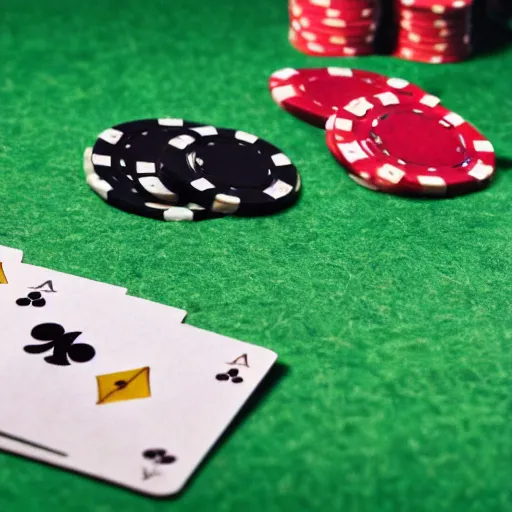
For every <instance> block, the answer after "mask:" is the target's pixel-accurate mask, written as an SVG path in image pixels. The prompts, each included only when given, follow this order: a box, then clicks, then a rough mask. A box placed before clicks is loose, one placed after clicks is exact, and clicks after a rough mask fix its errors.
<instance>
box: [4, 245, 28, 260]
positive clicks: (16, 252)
mask: <svg viewBox="0 0 512 512" xmlns="http://www.w3.org/2000/svg"><path fill="white" fill-rule="evenodd" d="M22 260H23V251H21V250H20V249H14V248H13V247H6V246H5V245H0V263H5V262H7V261H10V262H12V263H21V261H22Z"/></svg>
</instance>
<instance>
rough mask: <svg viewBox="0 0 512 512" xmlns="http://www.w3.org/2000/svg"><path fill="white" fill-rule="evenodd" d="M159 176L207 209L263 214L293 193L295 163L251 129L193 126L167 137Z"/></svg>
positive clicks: (287, 202) (291, 198)
mask: <svg viewBox="0 0 512 512" xmlns="http://www.w3.org/2000/svg"><path fill="white" fill-rule="evenodd" d="M161 165H162V166H161V168H160V172H159V178H160V180H161V182H162V183H163V184H164V185H165V186H166V187H167V188H169V189H172V190H176V191H177V192H178V194H180V195H181V194H183V195H184V196H186V197H187V198H188V199H189V200H190V201H193V202H194V203H197V204H200V205H201V206H203V207H205V208H206V209H208V210H211V211H214V212H218V213H224V214H237V215H266V214H271V213H275V212H277V211H280V210H282V209H284V208H286V207H288V206H290V205H291V204H293V203H294V202H295V201H296V200H297V198H298V194H299V191H300V187H301V182H300V176H299V173H298V171H297V168H296V167H295V165H293V163H292V162H291V161H290V159H289V158H288V157H287V156H286V155H285V154H284V153H283V152H282V151H281V150H280V149H278V148H277V147H275V146H273V145H272V144H270V143H269V142H267V141H265V140H263V139H260V138H259V137H257V136H255V135H251V134H249V133H246V132H243V131H238V130H232V129H226V128H216V127H214V126H200V127H191V128H189V130H188V133H186V134H178V135H175V136H173V137H171V138H170V139H169V141H168V143H167V145H166V147H165V151H164V153H163V155H162V156H161Z"/></svg>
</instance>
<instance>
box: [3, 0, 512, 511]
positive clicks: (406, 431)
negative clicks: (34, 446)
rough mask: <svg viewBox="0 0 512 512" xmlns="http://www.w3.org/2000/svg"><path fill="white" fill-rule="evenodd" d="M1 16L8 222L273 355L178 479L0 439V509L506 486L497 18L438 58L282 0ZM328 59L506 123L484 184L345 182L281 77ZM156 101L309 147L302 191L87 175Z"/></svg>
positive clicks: (470, 114)
mask: <svg viewBox="0 0 512 512" xmlns="http://www.w3.org/2000/svg"><path fill="white" fill-rule="evenodd" d="M0 28H1V30H0V49H1V55H2V56H1V61H2V74H1V78H0V112H1V121H0V141H1V142H0V144H1V147H0V172H1V181H0V212H1V218H2V222H1V224H2V226H1V228H0V244H3V245H9V246H14V247H19V248H21V249H23V251H24V253H25V261H26V262H27V263H31V264H36V265H41V266H46V267H51V268H54V269H57V270H60V271H63V272H67V273H72V274H77V275H81V276H85V277H88V278H92V279H96V280H101V281H105V282H109V283H112V284H116V285H120V286H125V287H127V288H128V290H129V293H130V294H132V295H136V296H140V297H144V298H146V299H151V300H154V301H159V302H163V303H166V304H170V305H174V306H177V307H179V308H184V309H186V310H188V312H189V314H188V319H187V322H188V323H190V324H193V325H196V326H199V327H202V328H205V329H208V330H212V331H215V332H219V333H222V334H225V335H228V336H233V337H236V338H238V339H242V340H246V341H250V342H254V343H256V344H259V345H263V346H265V347H268V348H270V349H272V350H275V351H276V352H277V353H278V354H279V362H280V364H279V365H278V366H277V367H276V369H275V370H274V371H273V372H272V373H271V375H270V376H269V378H268V379H267V381H266V382H265V385H264V386H263V387H262V389H261V391H260V392H259V393H258V394H257V396H256V397H255V398H254V399H253V400H252V401H251V403H250V404H249V406H248V407H247V408H246V409H245V410H244V411H243V413H242V414H241V416H240V417H239V419H238V421H237V423H236V425H235V427H236V428H233V429H231V430H230V432H229V435H227V436H225V438H224V439H223V440H222V442H221V443H220V444H219V445H218V446H217V447H216V449H215V450H214V451H213V452H212V454H211V455H210V457H209V458H208V459H207V461H206V463H205V464H203V465H202V467H201V468H200V469H199V471H198V472H197V473H196V474H195V476H194V478H193V479H192V481H191V482H190V483H189V485H188V486H187V488H186V489H185V491H184V492H183V493H182V494H181V495H180V496H178V497H177V498H174V499H169V500H163V501H156V500H153V499H150V498H147V497H143V496H140V495H137V494H134V493H132V492H130V491H127V490H123V489H120V488H116V487H114V486H110V485H108V484H104V483H100V482H96V481H93V480H90V479H88V478H85V477H80V476H77V475H73V474H70V473H66V472H65V471H61V470H58V469H55V468H51V467H45V466H42V465H39V464H37V463H35V462H32V461H27V460H24V459H21V458H18V457H15V456H12V455H8V454H0V510H1V511H2V512H4V511H5V512H10V511H24V512H32V511H42V512H50V511H53V510H59V511H60V510H71V511H88V512H111V511H116V512H117V511H124V512H149V511H164V510H173V511H176V512H181V511H183V512H185V511H189V512H190V511H198V510H212V511H213V510H215V511H229V512H236V511H240V512H241V511H244V512H257V511H260V510H265V511H268V512H271V511H277V510H290V511H295V510H319V511H320V510H336V511H372V512H373V511H378V512H396V511H409V510H410V511H436V512H439V511H459V510H460V511H464V512H476V511H482V512H484V511H485V512H491V511H502V510H503V511H504V510H506V509H507V508H508V506H510V504H511V501H510V491H511V485H510V477H509V474H508V469H509V462H510V461H511V460H512V444H511V443H512V436H511V433H512V432H511V428H510V421H509V419H510V417H509V414H510V402H509V399H510V387H509V383H510V381H509V371H510V368H511V357H510V342H511V339H512V322H511V306H512V278H511V273H510V263H511V260H512V245H511V240H512V222H511V216H510V214H511V206H510V205H511V202H512V201H511V197H512V172H511V170H512V164H511V161H512V146H511V144H510V132H511V129H512V122H511V118H512V100H511V94H510V93H511V85H510V84H511V71H510V70H511V69H512V47H511V46H510V45H508V44H507V41H506V39H505V36H504V35H503V34H502V33H501V32H499V31H498V30H494V29H492V30H490V31H489V32H488V35H487V37H486V38H481V42H480V43H479V46H478V48H479V52H478V53H477V55H476V56H475V57H474V58H473V59H472V60H470V61H468V62H465V63H462V64H457V65H443V66H432V65H427V64H417V63H413V62H405V61H402V60H397V59H394V58H391V57H387V56H372V57H366V58H357V59H326V58H325V59H318V58H314V57H307V56H305V55H301V54H300V53H298V52H297V51H295V50H293V49H292V48H291V47H290V46H289V44H288V42H287V8H286V2H285V0H282V1H277V0H260V1H258V2H234V1H232V0H216V1H213V2H212V1H209V0H195V1H194V2H191V1H190V0H172V1H171V2H165V1H163V0H146V1H134V0H125V1H123V2H121V1H119V0H112V1H110V2H101V1H99V0H90V1H89V2H70V1H68V0H47V1H46V2H40V1H38V0H24V1H23V2H20V1H19V0H3V2H2V13H1V24H0ZM324 65H343V66H350V67H358V68H361V69H368V70H372V71H377V72H382V73H384V74H389V75H393V76H400V77H403V78H406V79H408V80H410V81H413V82H415V83H417V84H418V85H420V86H422V87H424V88H425V89H427V90H429V91H430V92H432V93H434V94H437V95H440V96H441V97H442V99H443V102H444V104H445V105H446V106H447V107H449V108H451V109H453V110H455V111H456V112H458V113H459V114H461V115H462V116H464V117H465V118H467V119H469V120H470V121H472V122H473V123H474V124H476V125H477V126H478V127H479V128H480V129H481V130H482V132H483V133H484V134H486V135H487V137H488V138H489V139H490V140H491V141H492V143H493V144H494V146H495V149H496V152H497V154H498V156H499V167H500V170H499V174H498V177H497V179H496V180H495V182H494V183H493V185H492V186H491V187H490V188H489V189H487V190H485V191H482V192H479V193H476V194H473V195H468V196H466V197H459V198H455V199H449V200H407V199H403V198H397V197H393V196H389V195H384V194H377V193H374V192H371V191H368V190H366V189H364V188H362V187H359V186H357V185H356V184H354V183H353V182H352V181H351V180H350V179H349V178H348V177H347V176H346V174H345V173H344V171H343V170H342V168H341V167H339V166H338V165H337V163H336V162H335V161H334V160H333V158H332V157H331V155H330V153H329V151H328V150H327V149H326V146H325V144H324V137H323V132H322V130H319V129H317V128H314V127H312V126H309V125H307V124H305V123H303V122H301V121H299V120H297V119H295V118H293V117H292V116H290V115H288V114H287V113H286V112H284V111H282V110H281V109H279V107H278V106H277V105H275V104H274V103H273V101H272V100H271V98H270V95H269V93H268V91H267V79H268V76H269V74H270V73H271V72H272V71H274V70H275V69H278V68H282V67H287V66H292V67H308V66H309V67H311V66H324ZM164 116H173V117H184V118H186V119H190V120H195V121H198V122H204V123H211V124H215V125H218V126H226V127H236V128H239V129H243V130H245V131H247V132H250V133H255V134H258V135H259V136H261V137H263V138H265V139H268V140H269V141H271V142H273V143H274V144H275V145H277V146H278V147H280V148H282V149H283V151H285V152H286V153H287V154H288V155H289V156H290V158H291V159H292V160H293V161H294V162H295V163H296V165H297V167H298V168H299V169H300V172H301V174H302V178H303V195H302V198H301V200H300V202H299V204H298V205H297V206H295V207H294V208H292V209H290V210H288V211H286V212H284V213H282V214H280V215H277V216H274V217H266V218H226V219H221V220H214V221H209V222H203V223H164V222H158V221H153V220H150V219H145V218H141V217H137V216H134V215H129V214H126V213H123V212H121V211H117V210H115V209H113V208H111V207H109V206H108V205H107V204H105V203H104V202H103V201H101V199H100V198H98V197H97V196H96V195H95V194H94V193H93V192H92V191H91V190H90V189H89V188H88V187H87V186H86V184H85V181H84V178H83V173H82V152H83V149H84V147H86V146H87V145H91V144H92V143H93V142H94V140H95V135H96V134H97V133H98V132H100V131H101V130H103V129H105V128H107V127H110V126H111V125H113V124H116V123H119V122H122V121H127V120H131V119H140V118H147V117H164ZM106 314H108V312H106ZM4 341H5V340H4ZM0 424H1V419H0ZM41 428H52V425H41Z"/></svg>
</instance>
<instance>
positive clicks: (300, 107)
mask: <svg viewBox="0 0 512 512" xmlns="http://www.w3.org/2000/svg"><path fill="white" fill-rule="evenodd" d="M269 89H270V93H271V95H272V99H273V100H274V101H275V102H276V103H277V104H278V105H279V106H280V107H282V108H283V109H284V110H286V111H288V112H290V113H291V114H293V115H295V116H296V117H298V118H300V119H302V120H305V121H307V122H309V123H311V124H313V125H315V126H318V127H320V128H324V126H325V122H326V121H327V119H328V118H329V116H331V115H332V114H333V113H335V112H337V111H338V109H339V108H340V107H342V106H344V105H346V104H347V103H349V102H350V101H351V100H353V99H355V98H358V97H360V96H372V95H374V94H377V93H379V92H384V91H393V92H395V94H397V95H399V96H400V97H407V98H414V99H416V100H418V101H419V102H423V103H428V104H430V105H432V106H434V105H437V104H438V103H439V102H440V100H439V98H437V97H435V96H432V95H430V94H428V93H427V92H425V91H424V90H423V89H421V88H420V87H418V86H416V85H414V84H411V83H410V82H408V81H406V80H403V79H401V78H391V77H387V76H383V75H379V74H377V73H373V72H371V71H362V70H357V69H350V68H342V67H328V68H307V69H293V68H283V69H280V70H278V71H275V72H274V73H272V75H271V76H270V78H269Z"/></svg>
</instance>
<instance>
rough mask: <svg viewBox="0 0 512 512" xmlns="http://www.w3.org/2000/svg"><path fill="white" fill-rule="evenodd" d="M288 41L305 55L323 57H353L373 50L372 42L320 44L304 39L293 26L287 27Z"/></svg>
mask: <svg viewBox="0 0 512 512" xmlns="http://www.w3.org/2000/svg"><path fill="white" fill-rule="evenodd" d="M288 38H289V40H290V43H291V44H292V46H294V47H295V48H296V49H297V50H299V51H300V52H302V53H305V54H306V55H312V56H323V57H355V56H360V55H361V56H362V55H371V54H372V53H373V52H374V48H373V44H364V43H361V44H358V45H357V46H348V45H334V44H321V43H318V42H315V41H308V40H306V39H304V38H303V37H302V36H301V35H300V34H299V33H297V32H296V31H295V30H294V29H293V28H290V29H289V36H288Z"/></svg>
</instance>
